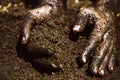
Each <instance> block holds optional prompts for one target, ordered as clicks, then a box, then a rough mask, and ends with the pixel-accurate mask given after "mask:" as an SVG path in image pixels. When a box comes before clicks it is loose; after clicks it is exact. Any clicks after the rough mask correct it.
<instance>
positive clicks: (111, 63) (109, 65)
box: [108, 54, 115, 72]
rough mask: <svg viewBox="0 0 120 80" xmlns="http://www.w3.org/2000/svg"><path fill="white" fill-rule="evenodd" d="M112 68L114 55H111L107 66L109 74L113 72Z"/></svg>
mask: <svg viewBox="0 0 120 80" xmlns="http://www.w3.org/2000/svg"><path fill="white" fill-rule="evenodd" d="M114 66H115V55H114V54H113V55H112V56H111V58H110V61H109V64H108V69H109V71H110V72H112V71H113V70H114Z"/></svg>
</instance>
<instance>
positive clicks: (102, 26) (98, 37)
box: [82, 19, 109, 63]
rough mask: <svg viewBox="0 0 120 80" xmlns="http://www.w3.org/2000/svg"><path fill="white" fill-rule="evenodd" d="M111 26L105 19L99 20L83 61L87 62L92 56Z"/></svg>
mask: <svg viewBox="0 0 120 80" xmlns="http://www.w3.org/2000/svg"><path fill="white" fill-rule="evenodd" d="M108 28H109V26H108V23H107V22H106V20H105V19H98V21H97V22H96V23H95V27H94V29H93V31H92V33H91V34H90V40H89V45H88V46H87V47H86V48H85V50H84V52H83V54H82V61H83V62H84V63H86V62H87V60H88V59H89V57H90V56H91V53H92V51H94V50H95V49H96V47H97V46H98V45H99V44H100V43H101V42H102V40H103V36H104V35H105V32H106V31H107V30H108Z"/></svg>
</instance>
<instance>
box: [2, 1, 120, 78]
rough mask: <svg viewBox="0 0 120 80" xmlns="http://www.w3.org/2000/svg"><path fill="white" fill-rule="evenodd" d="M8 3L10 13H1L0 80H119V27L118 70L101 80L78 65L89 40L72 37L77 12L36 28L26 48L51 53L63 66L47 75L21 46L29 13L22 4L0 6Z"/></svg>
mask: <svg viewBox="0 0 120 80" xmlns="http://www.w3.org/2000/svg"><path fill="white" fill-rule="evenodd" d="M8 3H11V4H12V5H11V6H10V7H9V8H8V12H7V11H3V10H2V9H1V8H0V10H2V12H0V80H119V78H120V77H119V76H120V58H119V57H120V54H119V52H120V49H119V48H120V45H119V44H120V37H119V35H120V32H119V30H120V27H119V25H120V24H118V23H117V24H118V25H117V26H116V33H117V46H116V47H117V53H118V55H117V64H116V65H117V66H116V68H115V70H114V71H113V73H110V74H108V75H106V76H105V77H102V78H101V77H95V76H91V75H90V74H89V71H88V70H87V68H88V67H89V66H88V64H86V65H84V66H83V67H80V66H79V65H78V63H77V60H76V58H77V57H78V55H79V54H80V53H82V51H83V49H84V47H85V46H86V45H87V41H88V40H86V37H85V36H83V35H82V36H81V35H79V37H78V36H77V37H74V38H76V40H73V39H72V38H71V37H70V36H71V34H70V28H69V26H71V25H72V24H71V23H72V22H73V21H74V14H75V12H76V10H75V9H68V10H67V15H66V17H64V15H61V17H57V18H55V19H52V20H50V21H48V22H46V23H42V24H40V25H36V26H35V28H34V29H33V30H32V33H31V38H30V43H29V44H28V45H27V46H28V47H30V46H33V47H35V48H40V49H41V50H42V49H43V47H44V48H46V49H48V50H49V52H52V53H53V54H54V55H56V56H57V62H59V63H61V64H62V65H63V70H61V71H59V72H52V74H48V73H47V72H43V71H42V70H41V69H40V68H39V67H37V65H34V64H33V63H32V62H31V58H32V57H34V55H33V54H32V55H30V56H26V54H27V53H26V52H24V49H23V48H21V46H18V45H19V36H20V32H21V28H22V23H23V20H24V16H25V14H26V12H27V10H29V9H26V8H25V6H24V4H23V2H22V1H20V0H15V1H13V0H2V1H0V5H3V6H6V5H8ZM81 3H82V2H81ZM117 20H120V19H117ZM117 22H118V21H117ZM16 45H17V47H16ZM25 53H26V54H25ZM35 55H36V54H35ZM46 59H48V58H46ZM40 60H41V59H40Z"/></svg>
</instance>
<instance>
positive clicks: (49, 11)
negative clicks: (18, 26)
mask: <svg viewBox="0 0 120 80" xmlns="http://www.w3.org/2000/svg"><path fill="white" fill-rule="evenodd" d="M43 3H44V4H43V5H42V6H41V7H39V8H36V9H33V10H30V11H28V13H27V16H26V18H25V21H24V23H23V29H22V42H21V43H22V44H26V43H27V42H28V41H29V37H30V31H31V28H32V27H33V24H35V23H37V24H40V23H42V22H45V21H47V20H50V19H51V18H54V17H55V16H57V15H58V14H60V11H62V10H61V9H62V7H63V2H62V1H61V0H43Z"/></svg>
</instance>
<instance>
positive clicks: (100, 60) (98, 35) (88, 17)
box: [72, 7, 116, 76]
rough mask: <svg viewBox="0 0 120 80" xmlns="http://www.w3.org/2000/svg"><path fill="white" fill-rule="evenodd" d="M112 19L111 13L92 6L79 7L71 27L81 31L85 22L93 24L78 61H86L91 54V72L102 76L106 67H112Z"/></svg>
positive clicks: (113, 48)
mask: <svg viewBox="0 0 120 80" xmlns="http://www.w3.org/2000/svg"><path fill="white" fill-rule="evenodd" d="M113 20H114V19H113V15H112V14H111V13H109V12H107V11H105V10H100V9H99V8H94V7H87V8H86V7H82V8H80V9H79V13H78V15H77V17H76V20H75V23H74V26H73V28H72V30H73V32H74V33H81V32H83V31H84V29H85V27H87V26H86V24H92V25H93V26H94V28H93V30H92V32H91V33H90V35H89V44H88V46H87V47H86V48H85V49H84V52H83V54H82V55H81V57H80V62H82V63H86V62H87V61H88V60H89V58H90V57H91V56H92V62H91V65H90V67H91V71H92V73H93V74H96V75H100V76H103V75H105V72H106V70H107V69H108V70H109V71H112V70H113V69H114V53H115V41H116V39H115V38H116V36H115V30H114V28H115V27H114V24H113ZM89 28H91V27H89ZM92 53H94V54H92Z"/></svg>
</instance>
